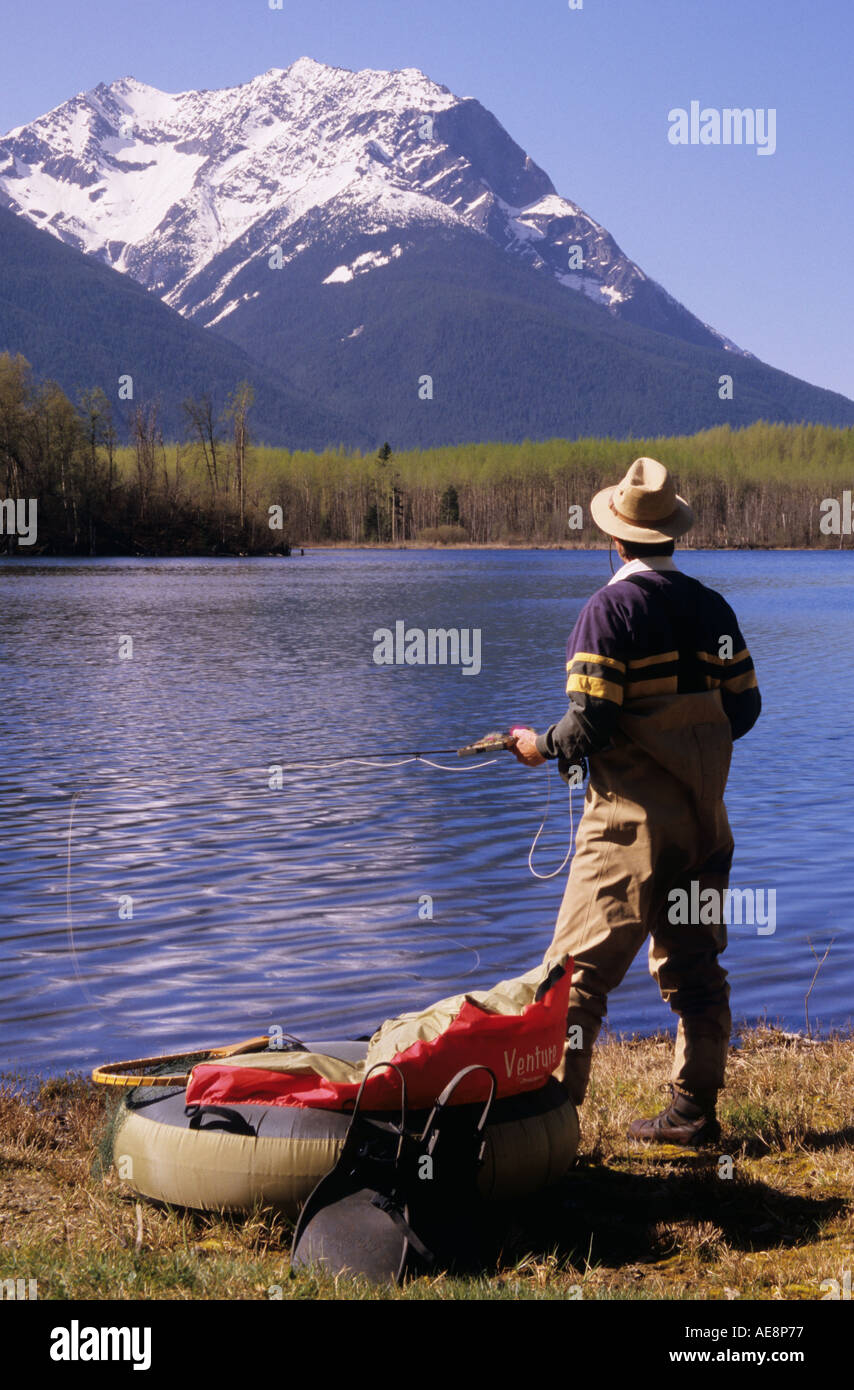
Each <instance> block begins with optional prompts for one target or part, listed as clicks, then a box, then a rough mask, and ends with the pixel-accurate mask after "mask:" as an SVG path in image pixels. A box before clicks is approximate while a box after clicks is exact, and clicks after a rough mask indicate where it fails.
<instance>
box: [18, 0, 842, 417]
mask: <svg viewBox="0 0 854 1390" xmlns="http://www.w3.org/2000/svg"><path fill="white" fill-rule="evenodd" d="M3 8H4V12H5V13H4V22H3V29H4V49H5V52H4V56H3V63H2V67H3V82H2V89H0V130H3V131H6V130H8V129H9V128H10V127H12V126H15V125H20V124H23V123H25V122H26V121H29V120H32V119H33V117H35V116H37V115H40V114H41V113H42V112H43V111H46V110H48V109H50V108H51V107H53V106H56V105H58V104H59V103H60V102H62V101H64V100H65V99H66V98H67V97H69V96H71V95H73V94H74V93H75V92H78V91H83V90H86V89H87V88H89V87H93V86H95V85H96V84H97V83H98V82H100V81H110V80H112V79H113V78H116V77H119V76H122V75H127V74H131V75H133V76H134V77H137V78H139V79H140V80H142V81H145V82H150V83H152V84H153V85H154V86H157V87H161V88H163V89H164V90H166V91H182V90H187V89H188V88H193V87H223V86H231V85H233V84H235V83H238V82H243V81H247V80H248V79H249V78H251V77H253V76H255V75H256V74H257V73H259V72H263V71H265V70H266V69H267V68H270V67H287V65H288V64H289V63H290V62H292V61H293V60H294V59H295V58H298V57H301V56H303V55H307V56H309V57H312V58H316V59H317V60H318V61H320V62H327V63H334V64H336V65H338V66H340V67H348V68H361V67H374V68H400V67H417V68H421V69H422V70H423V71H424V72H426V73H428V74H429V76H430V77H432V78H433V79H434V80H435V81H437V82H441V83H444V85H445V86H447V87H449V88H450V89H451V90H452V91H454V92H456V93H457V94H459V95H461V96H476V97H477V98H478V99H479V100H480V101H481V102H483V104H484V105H485V106H487V107H489V109H490V110H491V111H493V112H494V114H495V115H496V116H497V117H498V119H499V120H500V121H501V123H502V124H503V125H504V126H505V127H506V129H507V130H508V131H509V133H510V134H511V135H512V136H513V138H514V139H515V140H517V141H518V143H519V144H520V145H522V146H523V147H524V148H525V149H526V150H527V152H528V153H529V154H530V155H531V157H532V158H533V159H534V160H535V161H536V162H537V163H538V164H540V165H542V167H543V168H544V169H545V170H546V171H547V172H548V174H549V175H550V176H551V178H552V181H553V182H554V184H555V186H556V187H557V189H558V192H560V193H562V194H563V195H564V196H565V197H568V198H571V199H572V200H573V201H575V202H576V203H579V204H580V205H581V207H583V208H584V210H585V211H586V212H588V213H589V214H590V215H591V216H592V217H595V218H596V219H597V221H599V222H601V223H602V224H603V225H604V226H605V227H607V228H608V230H609V231H610V232H611V233H612V235H613V236H614V237H615V238H616V240H617V242H618V243H619V244H620V246H621V247H622V249H623V250H624V251H625V252H626V254H627V255H629V256H630V257H631V258H632V259H633V260H635V261H636V262H637V263H638V264H639V265H640V266H641V268H642V269H643V270H644V271H646V272H647V274H649V275H651V276H652V277H653V278H654V279H656V280H658V281H660V282H661V283H662V284H663V285H664V286H665V288H666V289H668V290H669V291H670V293H671V294H673V295H675V296H676V298H677V299H680V300H681V301H682V302H683V303H684V304H686V305H687V307H688V308H689V309H691V310H692V311H693V312H694V313H695V314H697V315H698V316H699V317H700V318H702V319H704V320H705V321H706V322H708V323H711V324H712V325H713V326H714V327H715V328H717V329H719V330H721V331H722V332H724V333H726V334H728V335H729V336H730V337H731V338H733V339H735V341H736V342H737V343H739V344H741V345H742V346H743V347H746V348H749V349H750V350H751V351H752V352H755V353H756V354H757V356H759V357H761V358H763V359H764V360H765V361H767V362H770V363H771V364H772V365H774V366H776V367H780V368H782V369H783V370H785V371H789V372H792V373H793V374H794V375H796V376H800V377H803V378H805V379H806V380H807V381H810V382H814V383H815V384H817V385H820V386H827V387H830V388H831V389H834V390H837V391H842V392H844V394H846V395H848V396H854V354H852V350H851V348H852V343H851V336H852V335H851V323H852V308H854V304H852V290H851V284H852V276H851V271H850V268H849V267H850V261H851V247H852V226H853V225H854V191H852V183H854V180H852V167H851V149H852V144H854V128H853V127H854V118H853V117H852V99H851V53H852V51H854V5H852V0H818V3H815V0H811V3H808V0H709V2H708V3H703V0H583V7H582V8H581V9H580V10H578V9H576V10H572V9H570V8H569V4H568V0H491V3H490V0H429V3H428V2H427V0H303V3H300V4H297V3H294V0H283V8H282V9H281V10H271V9H270V7H269V3H268V0H177V3H176V0H135V2H134V3H132V4H127V5H123V4H116V3H115V0H75V3H74V4H68V3H67V0H36V3H33V4H30V5H24V4H22V3H20V2H19V0H5V4H4V7H3ZM692 101H699V102H700V103H701V105H702V106H704V107H716V108H719V109H720V108H723V107H726V106H732V107H753V108H763V109H766V110H767V109H768V108H771V107H773V108H774V109H775V110H776V112H777V117H776V119H777V149H776V152H775V153H774V154H773V155H770V156H761V155H758V154H757V152H756V150H755V149H754V148H750V147H746V146H742V147H741V148H738V147H734V146H729V147H726V146H717V147H716V146H692V145H689V146H682V147H678V146H674V145H671V144H670V143H669V141H668V138H667V131H668V121H667V116H668V112H669V111H670V110H671V109H672V108H675V107H684V108H688V107H689V105H690V103H691V102H692Z"/></svg>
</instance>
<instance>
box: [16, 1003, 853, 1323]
mask: <svg viewBox="0 0 854 1390" xmlns="http://www.w3.org/2000/svg"><path fill="white" fill-rule="evenodd" d="M671 1046H672V1044H671V1043H670V1041H669V1040H667V1039H664V1038H651V1039H637V1040H632V1041H627V1042H615V1041H613V1040H609V1041H606V1042H605V1043H603V1044H602V1045H600V1047H599V1048H598V1049H597V1054H596V1060H595V1066H594V1074H593V1084H592V1086H591V1091H590V1095H589V1097H588V1100H587V1102H586V1103H585V1105H584V1106H583V1107H582V1109H581V1134H582V1142H581V1149H580V1152H579V1156H578V1161H577V1164H576V1166H575V1168H574V1169H573V1170H572V1172H571V1173H569V1174H568V1175H567V1177H566V1178H565V1179H564V1180H563V1181H562V1182H561V1183H560V1184H559V1185H558V1186H557V1187H555V1188H553V1189H551V1190H550V1191H549V1192H546V1193H542V1194H540V1195H539V1196H537V1197H535V1198H531V1199H529V1200H527V1201H525V1202H518V1203H514V1204H512V1205H510V1206H505V1207H502V1208H496V1210H495V1220H496V1223H497V1224H496V1229H497V1230H498V1231H499V1232H500V1235H501V1244H502V1253H501V1256H500V1258H499V1260H498V1261H497V1263H496V1264H495V1265H494V1267H492V1268H490V1269H489V1270H487V1271H485V1272H484V1273H483V1274H482V1275H481V1276H479V1277H477V1278H469V1279H461V1278H449V1277H447V1276H444V1275H438V1276H436V1277H429V1278H427V1277H425V1278H420V1279H417V1280H415V1281H413V1282H412V1283H411V1284H409V1285H408V1286H407V1287H405V1288H403V1289H396V1288H381V1289H375V1288H368V1287H367V1286H365V1285H363V1284H360V1283H358V1282H357V1281H352V1280H349V1279H338V1280H334V1279H331V1278H329V1279H319V1280H318V1279H316V1278H314V1277H311V1276H309V1275H306V1274H304V1273H303V1274H300V1275H299V1276H298V1277H296V1278H291V1277H290V1275H289V1271H288V1251H289V1247H290V1241H291V1236H292V1229H291V1226H290V1224H289V1223H288V1222H287V1221H286V1220H284V1219H283V1218H282V1217H281V1216H280V1215H279V1214H277V1213H276V1212H274V1211H270V1210H260V1211H256V1212H254V1213H252V1214H250V1215H245V1216H242V1215H221V1214H216V1213H209V1214H202V1213H195V1212H190V1211H183V1210H174V1209H168V1208H163V1207H159V1206H155V1205H153V1204H150V1203H147V1202H145V1201H144V1200H140V1199H138V1198H137V1197H136V1195H135V1194H134V1193H133V1192H132V1191H130V1189H129V1188H128V1187H127V1186H126V1185H125V1184H123V1183H121V1182H119V1180H118V1179H117V1177H116V1176H115V1174H114V1173H113V1172H112V1171H111V1170H108V1171H107V1172H106V1173H105V1172H104V1171H103V1169H102V1166H101V1164H100V1163H99V1160H98V1150H99V1144H100V1141H101V1139H102V1136H103V1134H104V1131H105V1127H106V1126H107V1123H108V1118H107V1112H106V1108H105V1100H104V1093H103V1091H102V1090H100V1089H99V1088H95V1087H93V1086H92V1085H90V1084H89V1083H88V1082H86V1081H83V1080H82V1079H79V1078H74V1077H65V1078H60V1079H53V1080H50V1081H48V1082H46V1083H45V1084H44V1085H43V1086H41V1087H40V1088H39V1089H37V1090H28V1089H27V1088H26V1087H25V1086H24V1085H23V1083H22V1082H20V1081H19V1080H15V1079H14V1078H7V1079H6V1080H5V1081H4V1082H3V1083H2V1084H1V1085H0V1135H2V1136H3V1137H2V1139H0V1221H2V1224H3V1230H4V1242H3V1247H2V1251H0V1279H8V1278H24V1279H31V1278H35V1279H37V1280H38V1293H39V1297H40V1298H41V1299H67V1298H75V1299H109V1298H119V1299H178V1300H182V1299H183V1300H199V1299H202V1300H204V1299H214V1298H216V1299H221V1298H237V1299H263V1300H269V1299H278V1298H281V1299H283V1300H294V1299H363V1298H370V1299H404V1300H413V1299H414V1300H424V1299H442V1300H453V1301H456V1300H461V1299H478V1300H483V1299H488V1300H492V1299H512V1300H514V1301H517V1300H520V1299H526V1300H550V1299H560V1300H566V1299H568V1298H578V1297H583V1298H584V1299H631V1300H637V1299H694V1298H702V1299H732V1298H742V1299H747V1298H759V1299H802V1298H803V1299H819V1298H821V1297H822V1296H823V1294H822V1291H821V1288H820V1286H821V1283H822V1281H823V1280H825V1279H836V1280H838V1281H839V1282H840V1283H841V1282H842V1279H843V1274H844V1271H845V1270H846V1269H851V1267H852V1260H854V1254H852V1247H854V1039H853V1038H852V1037H851V1036H837V1037H833V1038H830V1039H827V1040H823V1041H820V1042H814V1041H813V1042H808V1041H807V1040H806V1039H797V1038H792V1037H790V1036H788V1035H785V1034H782V1033H779V1032H777V1031H775V1030H774V1029H770V1028H761V1029H755V1030H749V1031H746V1032H744V1033H743V1034H742V1035H741V1037H740V1038H739V1040H738V1045H737V1046H735V1047H734V1048H733V1050H732V1053H731V1058H730V1064H729V1073H728V1085H727V1089H726V1091H725V1092H724V1093H723V1096H722V1104H721V1107H720V1115H721V1122H722V1127H723V1138H722V1142H721V1144H720V1145H719V1146H718V1148H717V1149H716V1150H715V1151H714V1152H705V1151H691V1150H689V1151H682V1150H678V1149H675V1148H673V1147H672V1146H663V1147H654V1148H648V1147H646V1146H640V1145H636V1144H632V1143H631V1142H629V1141H628V1140H627V1139H626V1137H625V1131H626V1127H627V1124H628V1121H629V1119H630V1118H632V1116H634V1115H636V1114H652V1113H654V1112H655V1110H657V1109H659V1108H660V1106H661V1103H662V1100H663V1097H664V1093H665V1090H666V1083H667V1076H668V1073H669V1064H670V1054H671ZM722 1158H723V1159H726V1160H728V1161H727V1162H724V1163H722V1161H721V1160H722ZM730 1169H731V1172H732V1176H731V1177H729V1176H722V1174H725V1173H727V1172H728V1171H729V1170H730Z"/></svg>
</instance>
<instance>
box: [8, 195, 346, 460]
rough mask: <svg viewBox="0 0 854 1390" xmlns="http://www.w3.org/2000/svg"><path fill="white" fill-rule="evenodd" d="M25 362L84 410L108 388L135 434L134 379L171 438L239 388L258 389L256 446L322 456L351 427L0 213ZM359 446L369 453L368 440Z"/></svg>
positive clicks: (16, 332)
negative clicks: (202, 400)
mask: <svg viewBox="0 0 854 1390" xmlns="http://www.w3.org/2000/svg"><path fill="white" fill-rule="evenodd" d="M3 351H9V352H12V353H13V354H14V353H19V352H20V353H22V354H23V356H24V357H26V359H27V360H28V362H29V363H30V364H31V366H32V367H33V369H34V371H35V372H36V375H37V376H40V377H50V378H51V379H53V380H55V381H58V382H59V384H60V386H61V387H62V388H63V390H64V391H65V392H66V394H67V395H69V396H70V397H71V399H72V400H76V399H77V398H78V396H79V393H80V391H81V390H84V389H86V388H89V387H94V386H100V387H101V388H102V389H103V390H104V392H105V393H106V395H107V396H108V397H109V399H110V400H111V401H112V403H113V410H114V415H115V418H116V421H117V423H118V424H121V423H122V422H124V423H125V425H127V423H128V421H129V418H130V414H131V412H132V410H133V403H132V402H127V401H124V402H123V401H120V400H119V399H118V385H119V382H118V378H119V376H120V375H124V374H126V373H127V374H130V375H131V376H132V378H133V386H134V399H135V401H139V400H144V401H146V402H154V401H157V402H158V403H159V411H158V418H159V421H160V424H161V427H162V428H163V431H164V434H165V435H166V437H167V438H169V437H172V438H178V437H180V436H181V435H182V434H183V432H184V430H185V428H186V419H185V416H184V413H183V411H182V409H181V402H182V401H183V400H185V399H186V398H187V397H188V396H195V397H201V396H202V395H204V394H205V393H209V394H210V395H211V396H212V398H213V400H214V402H215V403H216V405H217V407H218V408H219V407H221V406H223V405H224V404H225V402H226V400H227V397H228V395H229V394H230V393H231V392H232V391H233V390H234V388H235V386H236V385H237V384H238V382H240V381H243V380H248V381H251V382H252V385H253V387H254V389H255V402H254V405H253V407H252V412H251V417H250V418H251V421H252V429H253V433H254V436H255V437H256V438H257V439H259V440H260V439H265V440H270V441H272V442H278V441H279V440H280V439H283V438H284V439H294V440H296V441H300V442H302V443H304V445H305V447H310V448H318V449H319V448H323V446H324V445H325V444H327V443H328V442H330V441H331V440H344V439H345V438H347V437H348V436H350V435H352V433H353V430H352V425H351V424H350V423H349V422H345V421H344V420H342V419H338V418H336V417H335V416H334V415H333V414H332V413H331V412H321V411H318V408H317V403H316V402H315V401H313V400H311V399H310V398H309V397H308V396H307V395H303V394H302V393H300V392H299V391H297V390H295V389H294V388H289V387H287V386H285V385H283V384H282V383H281V382H280V381H278V380H277V379H276V378H275V377H274V375H273V374H272V373H271V372H269V371H267V370H266V369H264V368H263V367H261V366H259V364H258V363H257V362H255V361H253V360H252V359H251V358H250V357H249V356H248V355H247V354H246V353H245V352H244V351H243V350H242V349H241V348H239V347H237V346H236V345H235V344H234V343H231V342H229V341H228V339H226V338H222V337H221V336H220V335H219V334H217V333H213V332H209V331H207V330H205V329H203V328H199V327H197V326H196V325H195V324H192V323H188V322H187V321H186V319H183V318H182V317H181V315H180V314H179V313H177V312H176V311H175V310H174V309H170V308H169V307H168V306H167V305H165V304H163V303H162V302H161V301H160V300H159V299H158V298H157V296H156V295H153V294H150V293H149V291H148V290H146V289H144V288H143V287H142V285H139V284H137V283H136V281H134V280H132V279H131V278H130V277H129V276H127V275H120V274H119V273H118V272H117V271H115V270H111V269H110V268H109V267H108V266H105V265H101V264H99V263H98V262H97V261H96V260H94V259H92V258H91V257H89V256H85V255H83V254H82V253H81V252H79V251H75V250H74V249H73V248H71V247H69V246H64V245H63V244H62V243H61V242H60V241H57V240H56V239H55V238H54V237H52V236H49V235H48V234H47V233H46V232H43V231H38V230H37V229H36V228H35V227H33V226H31V225H30V224H29V222H27V221H26V219H25V218H22V217H16V216H15V215H14V213H12V212H10V211H9V210H8V209H7V208H2V207H0V352H3ZM359 442H360V443H362V444H364V445H366V446H367V445H368V444H369V443H370V442H371V441H369V440H368V438H367V437H366V436H365V437H360V438H359Z"/></svg>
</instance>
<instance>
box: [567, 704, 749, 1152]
mask: <svg viewBox="0 0 854 1390" xmlns="http://www.w3.org/2000/svg"><path fill="white" fill-rule="evenodd" d="M630 711H631V712H628V710H627V709H626V708H625V707H624V708H623V710H622V711H621V714H620V720H619V725H618V732H617V733H616V734H615V735H614V740H613V744H614V746H613V747H612V748H609V749H608V750H606V751H605V752H601V753H597V754H595V755H594V756H592V757H591V759H590V782H589V785H588V789H587V794H586V799H585V810H584V815H583V817H582V820H581V824H580V826H579V829H578V836H577V840H576V850H575V857H574V859H573V861H572V868H571V871H570V874H569V881H568V883H567V886H566V892H565V894H564V897H563V903H562V905H561V908H560V912H559V914H558V919H557V925H556V927H555V934H554V939H553V941H552V944H551V946H550V948H549V950H548V952H547V959H549V960H556V959H558V957H560V956H565V955H571V956H572V957H573V958H574V961H575V971H574V976H573V982H572V991H571V994H570V1000H569V1013H568V1017H567V1037H568V1041H567V1047H566V1052H565V1055H564V1062H563V1065H562V1067H560V1068H558V1070H557V1072H556V1073H555V1074H556V1075H557V1077H558V1079H559V1080H561V1081H562V1082H563V1084H564V1086H565V1087H566V1089H567V1091H568V1092H569V1095H570V1097H571V1099H572V1100H573V1101H574V1102H575V1104H576V1105H578V1104H580V1103H581V1101H582V1100H583V1099H584V1095H585V1092H586V1090H587V1083H588V1079H589V1075H590V1064H591V1054H592V1049H593V1044H594V1042H595V1040H596V1037H597V1034H598V1033H599V1029H600V1027H601V1023H602V1018H603V1016H604V1015H605V1013H606V1009H607V1000H608V995H609V994H610V992H611V990H613V989H615V988H616V987H617V985H619V984H620V982H621V980H622V979H623V977H624V975H625V974H626V971H627V970H628V968H629V966H630V965H631V963H632V961H633V960H634V958H635V956H636V955H637V953H638V951H639V950H640V948H641V946H642V945H643V943H644V941H645V940H646V938H647V937H649V938H650V944H649V968H650V972H651V974H652V975H653V976H654V978H655V979H656V980H657V982H658V985H659V988H660V990H661V995H662V998H663V999H664V1000H665V1001H666V1002H667V1003H668V1004H669V1005H670V1007H671V1009H672V1010H673V1011H674V1013H676V1014H678V1015H679V1027H678V1032H677V1039H676V1053H675V1057H674V1062H673V1071H672V1079H673V1083H674V1086H675V1087H676V1088H677V1090H678V1091H680V1092H686V1093H688V1094H689V1095H691V1096H694V1097H696V1098H697V1100H698V1101H699V1102H700V1105H701V1108H702V1109H703V1110H704V1112H707V1113H708V1112H709V1110H710V1111H711V1115H713V1114H714V1097H715V1095H716V1093H717V1092H718V1091H719V1090H720V1088H721V1087H722V1086H723V1084H724V1071H725V1067H726V1057H727V1048H728V1044H729V1035H730V1027H731V1018H730V1011H729V1002H728V1001H729V985H728V984H727V981H726V971H725V970H724V969H723V968H722V966H721V964H720V960H719V957H720V954H721V952H722V951H723V949H724V947H725V946H726V927H725V925H724V924H723V922H722V920H720V919H722V917H723V911H722V909H721V911H719V912H714V911H701V912H697V911H694V912H693V914H692V915H693V917H694V918H695V920H693V921H690V922H681V923H680V922H677V921H674V920H673V919H674V916H676V915H678V914H676V913H675V912H674V909H673V905H672V904H673V900H672V899H669V895H670V894H671V892H672V890H674V889H679V888H681V889H684V890H685V891H686V893H687V894H688V898H689V900H691V901H693V902H695V903H696V902H704V903H708V902H709V901H710V899H709V898H708V897H705V898H704V897H702V896H701V895H702V894H703V892H704V890H706V889H710V888H711V889H714V890H716V891H717V893H718V894H719V897H718V902H719V904H721V905H722V903H723V894H724V889H725V888H726V887H727V884H728V880H729V869H730V864H731V862H732V850H733V842H732V835H731V833H730V827H729V821H728V819H727V814H726V809H725V807H724V803H723V793H724V788H725V786H726V778H727V773H728V771H729V762H730V756H731V753H732V737H731V730H730V725H729V721H728V719H727V716H726V714H725V713H724V710H723V706H722V704H721V699H720V695H719V692H718V691H716V690H713V691H707V692H703V693H698V694H685V695H676V696H674V695H662V696H650V697H649V698H646V699H642V700H636V701H634V702H633V703H632V705H631V707H630ZM692 883H693V884H695V885H698V887H695V888H694V890H693V895H692ZM703 917H712V918H713V917H717V918H718V921H708V922H703V921H702V920H696V919H698V918H699V919H702V918H703ZM579 1030H580V1033H579ZM637 1137H654V1136H652V1135H649V1136H646V1135H640V1134H639V1135H638V1136H637Z"/></svg>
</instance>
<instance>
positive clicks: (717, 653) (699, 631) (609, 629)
mask: <svg viewBox="0 0 854 1390" xmlns="http://www.w3.org/2000/svg"><path fill="white" fill-rule="evenodd" d="M566 670H567V684H566V690H567V694H568V695H569V697H570V705H569V709H568V710H567V712H566V714H565V715H564V717H563V719H561V720H560V721H559V723H557V724H552V726H551V727H550V728H549V729H547V730H546V732H545V733H544V734H541V735H540V736H539V738H538V739H537V747H538V749H539V751H540V753H541V754H542V755H543V756H544V757H547V758H558V757H559V758H560V759H561V762H562V763H563V762H564V761H565V762H567V763H569V764H573V763H579V762H580V761H581V760H582V759H583V758H586V757H588V756H589V755H590V754H595V753H597V752H599V751H600V750H601V749H603V748H605V747H607V745H608V744H609V743H610V741H611V735H612V733H613V731H614V729H615V727H616V725H617V723H618V720H619V717H620V711H621V709H623V708H627V709H630V708H631V705H632V703H633V701H635V700H642V699H644V697H646V696H649V695H681V694H687V693H691V692H696V691H700V690H715V689H719V690H720V692H721V700H722V702H723V707H724V710H725V711H726V714H727V717H728V719H729V722H730V726H731V728H732V736H733V738H734V739H736V738H741V737H742V735H743V734H746V733H747V731H748V730H749V729H752V728H753V725H754V724H755V723H756V720H757V719H758V718H759V711H760V709H761V700H760V695H759V687H758V685H757V681H756V672H755V671H754V669H753V661H752V659H751V656H750V653H749V651H748V650H747V643H746V642H745V640H744V637H743V636H742V634H741V630H740V628H739V626H738V621H737V619H736V616H735V614H734V613H733V611H732V609H731V608H730V606H729V604H728V603H727V601H726V599H724V598H723V597H722V596H721V595H720V594H718V593H715V591H714V589H707V588H706V586H705V585H704V584H701V583H700V582H699V581H698V580H696V579H692V578H690V577H689V576H688V575H686V574H682V573H681V572H680V571H679V570H662V571H658V570H643V571H641V572H640V573H636V574H633V575H630V576H627V577H626V578H625V579H621V580H619V581H618V582H617V583H616V584H606V585H605V587H604V588H602V589H599V590H598V591H597V593H595V594H594V595H593V597H592V598H591V599H590V600H589V601H588V602H587V604H585V606H584V608H583V609H582V611H581V614H580V616H579V619H578V622H577V623H576V624H575V627H574V628H573V630H572V633H571V635H570V638H569V641H568V643H567V648H566Z"/></svg>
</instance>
